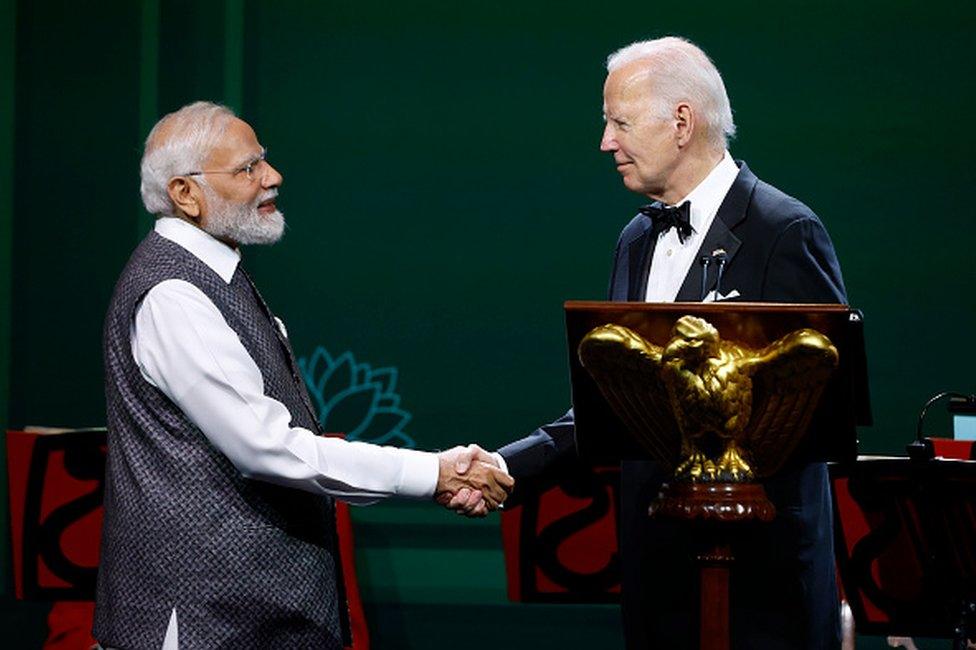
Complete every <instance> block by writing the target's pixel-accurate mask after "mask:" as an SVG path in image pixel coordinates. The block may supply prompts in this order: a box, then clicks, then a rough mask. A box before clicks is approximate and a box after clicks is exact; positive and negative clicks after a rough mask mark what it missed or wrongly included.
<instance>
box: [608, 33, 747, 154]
mask: <svg viewBox="0 0 976 650" xmlns="http://www.w3.org/2000/svg"><path fill="white" fill-rule="evenodd" d="M638 60H640V61H645V62H646V63H647V69H648V72H649V73H650V76H651V83H652V84H653V86H654V99H653V106H652V110H654V111H655V113H656V114H657V117H659V118H661V119H668V118H670V117H671V115H672V114H673V113H672V112H673V110H674V107H675V105H677V104H678V103H679V102H688V103H689V104H690V105H691V106H692V108H693V109H697V111H698V114H699V115H700V116H701V118H702V121H703V122H704V124H705V137H706V140H707V142H708V143H709V144H711V145H712V146H715V147H721V148H723V149H724V148H726V147H727V146H728V141H729V138H731V137H733V136H734V135H735V122H733V121H732V107H731V105H730V104H729V95H728V93H727V92H726V91H725V83H724V82H723V81H722V75H721V74H719V72H718V68H716V67H715V64H714V63H712V60H711V59H709V58H708V55H707V54H705V52H704V51H702V49H701V48H700V47H698V46H697V45H695V44H694V43H692V42H691V41H689V40H687V39H684V38H680V37H678V36H665V37H664V38H657V39H654V40H652V41H638V42H637V43H631V44H630V45H628V46H627V47H622V48H620V49H619V50H617V51H616V52H614V53H613V54H611V55H610V56H608V57H607V72H608V73H609V72H613V71H614V70H616V69H617V68H620V67H621V66H624V65H626V64H628V63H630V62H632V61H638Z"/></svg>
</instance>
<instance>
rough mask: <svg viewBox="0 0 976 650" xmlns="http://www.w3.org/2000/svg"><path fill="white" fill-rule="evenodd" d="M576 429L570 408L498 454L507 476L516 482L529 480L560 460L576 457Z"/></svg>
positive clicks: (506, 446) (551, 467)
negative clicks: (510, 476) (502, 459)
mask: <svg viewBox="0 0 976 650" xmlns="http://www.w3.org/2000/svg"><path fill="white" fill-rule="evenodd" d="M575 433H576V427H575V421H574V418H573V409H569V410H568V411H566V413H565V414H564V415H563V416H562V417H561V418H559V419H558V420H556V421H555V422H551V423H550V424H546V425H543V426H541V427H539V428H538V429H536V430H535V431H533V432H532V433H530V434H529V435H527V436H525V437H524V438H522V439H520V440H516V441H515V442H510V443H509V444H507V445H505V446H504V447H502V448H501V449H499V450H498V453H500V454H501V455H502V458H504V459H505V463H507V464H508V473H509V474H511V475H512V476H513V477H515V479H516V480H520V479H526V478H532V477H535V476H538V475H539V474H542V473H543V472H547V471H549V470H551V469H553V468H554V466H556V465H559V464H560V461H561V460H568V459H571V458H575V456H576V453H575V452H576V436H575Z"/></svg>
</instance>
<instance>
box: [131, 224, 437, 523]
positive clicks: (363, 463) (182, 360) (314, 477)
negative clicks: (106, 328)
mask: <svg viewBox="0 0 976 650" xmlns="http://www.w3.org/2000/svg"><path fill="white" fill-rule="evenodd" d="M155 230H156V232H157V233H158V234H160V235H161V236H163V237H165V238H166V239H169V240H170V241H173V242H175V243H176V244H179V245H180V246H182V247H183V248H185V249H186V250H188V251H189V252H190V253H192V254H193V255H194V256H196V257H197V258H199V259H200V260H201V261H202V262H204V263H205V264H206V265H207V266H209V267H210V268H211V269H213V270H214V271H215V272H216V273H217V274H218V275H219V276H220V277H221V278H222V279H223V280H224V281H225V282H227V283H230V281H231V278H232V277H233V275H234V271H235V270H236V268H237V264H238V262H239V261H240V253H239V252H238V251H236V250H234V249H232V248H230V247H228V246H226V245H225V244H223V243H221V242H220V241H218V240H217V239H214V238H213V237H211V236H210V235H208V234H207V233H205V232H204V231H202V230H200V229H199V228H197V227H196V226H194V225H193V224H191V223H188V222H186V221H183V220H182V219H173V218H160V219H158V220H157V221H156V226H155ZM282 329H283V326H282ZM131 338H132V356H133V358H134V359H135V361H136V364H137V365H138V367H139V370H140V371H141V373H142V376H143V377H144V378H145V379H146V381H148V382H149V383H151V384H152V385H153V386H155V387H157V388H159V390H161V391H162V392H163V393H164V394H165V395H166V396H167V397H169V398H170V399H171V400H173V402H174V403H175V404H176V405H177V406H178V407H179V408H180V409H181V410H182V411H183V412H184V413H185V414H186V416H187V417H188V418H189V419H190V421H192V422H193V423H194V424H195V425H196V426H197V427H199V428H200V430H201V431H202V432H203V434H204V435H205V436H207V439H208V440H210V442H211V443H212V444H213V445H214V447H216V448H217V449H219V450H220V451H221V452H222V453H223V454H224V455H226V456H227V457H228V458H229V459H230V461H231V462H232V463H233V464H234V466H235V467H237V469H238V470H239V471H240V472H241V474H243V475H244V476H247V477H250V478H256V479H261V480H263V481H268V482H270V483H276V484H278V485H284V486H287V487H293V488H298V489H301V490H307V491H309V492H313V493H317V494H326V495H330V496H333V497H336V498H339V499H342V500H344V501H348V502H350V503H354V504H367V503H372V502H374V501H377V500H379V499H383V498H386V497H390V496H394V495H395V496H400V497H412V498H418V499H425V498H430V497H431V496H433V494H434V490H435V488H436V486H437V476H438V458H437V456H436V454H432V453H428V452H421V451H414V450H411V449H398V448H395V447H381V446H378V445H371V444H367V443H363V442H347V441H345V440H341V439H336V438H324V437H321V436H317V435H315V434H313V433H312V432H311V431H309V430H308V429H303V428H302V427H292V426H290V425H289V422H290V420H291V414H290V413H289V412H288V409H287V408H286V407H285V405H284V404H282V403H281V402H279V401H278V400H275V399H272V398H271V397H268V396H267V395H265V393H264V380H263V378H262V375H261V371H260V370H259V369H258V367H257V365H256V364H255V363H254V360H253V359H252V358H251V356H250V355H249V354H248V353H247V350H246V349H245V348H244V345H243V344H242V343H241V341H240V339H239V338H238V337H237V334H236V333H235V332H234V330H232V329H231V328H230V326H229V325H228V324H227V322H226V321H225V320H224V317H223V316H222V315H221V313H220V311H219V310H218V309H217V307H216V306H215V305H214V304H213V302H212V301H211V300H210V299H209V298H208V297H207V296H206V295H205V294H204V293H203V292H202V291H201V290H200V289H198V288H197V287H195V286H194V285H192V284H190V283H189V282H186V281H183V280H166V281H164V282H161V283H159V284H157V285H156V286H155V287H153V288H152V289H151V290H150V291H149V292H148V293H147V294H146V297H145V298H144V299H143V301H142V303H141V304H140V305H139V308H138V310H137V311H136V315H135V319H134V321H133V323H132V337H131Z"/></svg>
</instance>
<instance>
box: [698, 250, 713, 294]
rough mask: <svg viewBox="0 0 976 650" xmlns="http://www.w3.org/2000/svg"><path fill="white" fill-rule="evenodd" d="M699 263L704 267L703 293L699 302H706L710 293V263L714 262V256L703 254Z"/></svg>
mask: <svg viewBox="0 0 976 650" xmlns="http://www.w3.org/2000/svg"><path fill="white" fill-rule="evenodd" d="M698 263H699V264H701V267H702V281H701V293H700V294H699V296H700V297H699V298H698V302H705V296H706V295H708V265H709V264H711V263H712V258H710V257H709V256H708V255H702V256H701V258H700V259H699V260H698Z"/></svg>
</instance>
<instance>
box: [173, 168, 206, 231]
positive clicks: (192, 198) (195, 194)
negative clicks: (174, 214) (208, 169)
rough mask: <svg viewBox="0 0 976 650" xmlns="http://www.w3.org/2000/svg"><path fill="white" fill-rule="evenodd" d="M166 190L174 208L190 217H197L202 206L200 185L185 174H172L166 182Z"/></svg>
mask: <svg viewBox="0 0 976 650" xmlns="http://www.w3.org/2000/svg"><path fill="white" fill-rule="evenodd" d="M166 192H167V193H168V194H169V198H170V200H171V201H172V202H173V205H175V206H176V209H177V210H179V211H180V212H182V213H183V214H185V215H186V216H188V217H189V218H191V219H194V220H196V219H199V218H200V214H201V208H202V207H203V193H202V192H201V191H200V186H199V185H197V184H196V183H192V182H190V179H189V178H187V177H186V176H174V177H173V178H171V179H169V183H167V184H166Z"/></svg>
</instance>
